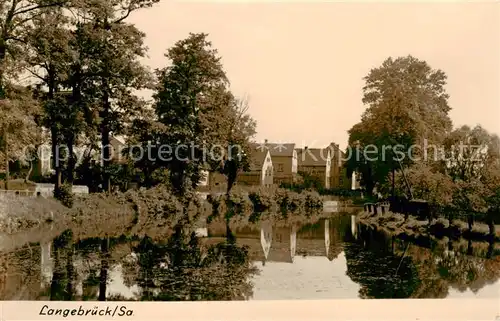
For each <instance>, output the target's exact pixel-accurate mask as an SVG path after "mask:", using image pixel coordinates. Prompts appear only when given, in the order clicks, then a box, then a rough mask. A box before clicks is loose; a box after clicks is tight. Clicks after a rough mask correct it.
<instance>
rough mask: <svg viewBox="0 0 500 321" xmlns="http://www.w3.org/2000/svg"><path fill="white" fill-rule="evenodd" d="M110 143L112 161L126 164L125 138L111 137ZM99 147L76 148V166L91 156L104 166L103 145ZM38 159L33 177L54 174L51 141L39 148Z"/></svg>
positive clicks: (74, 149) (74, 150)
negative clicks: (124, 153)
mask: <svg viewBox="0 0 500 321" xmlns="http://www.w3.org/2000/svg"><path fill="white" fill-rule="evenodd" d="M49 136H50V135H49ZM109 143H110V146H111V147H110V158H111V161H112V162H116V163H120V164H123V163H126V162H127V157H126V155H123V151H124V150H125V148H126V144H125V138H124V137H123V136H113V135H111V137H110V141H109ZM98 145H99V147H98V149H96V150H92V151H91V150H90V149H89V148H88V147H86V146H74V148H73V153H74V155H75V158H76V166H78V165H80V164H81V163H82V161H83V159H84V158H85V157H86V156H91V159H92V160H93V161H94V162H96V163H100V164H101V165H102V163H103V159H102V157H101V144H100V143H99V144H98ZM38 159H39V160H38V161H37V162H36V163H35V164H34V168H33V173H32V176H45V175H50V174H53V173H54V171H55V168H54V161H53V155H52V145H51V143H50V140H49V141H48V142H46V143H45V144H43V145H41V146H40V147H39V148H38Z"/></svg>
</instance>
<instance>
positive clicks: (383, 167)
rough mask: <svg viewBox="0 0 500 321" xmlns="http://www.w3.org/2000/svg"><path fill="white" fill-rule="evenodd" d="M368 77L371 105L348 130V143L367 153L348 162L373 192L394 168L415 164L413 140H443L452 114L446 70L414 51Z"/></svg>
mask: <svg viewBox="0 0 500 321" xmlns="http://www.w3.org/2000/svg"><path fill="white" fill-rule="evenodd" d="M364 80H365V83H366V84H365V87H364V88H363V91H364V95H363V100H362V101H363V103H364V104H365V105H368V107H367V109H366V110H365V112H364V113H363V115H362V117H361V122H360V123H358V124H356V125H355V126H353V128H352V129H351V130H350V131H349V143H350V144H351V145H352V144H357V146H358V147H359V150H361V151H362V153H361V155H362V156H363V157H357V158H354V159H351V160H350V161H349V162H347V166H348V167H349V171H353V170H359V171H360V172H361V176H362V181H364V182H367V183H366V184H367V187H368V188H367V190H368V192H369V193H371V192H372V189H373V187H374V186H375V185H376V183H379V182H384V181H385V180H386V178H387V176H388V174H389V172H391V171H393V170H395V169H401V165H400V164H401V163H403V164H402V165H404V164H411V163H412V159H411V158H412V157H410V156H417V155H420V154H419V151H420V150H419V149H410V146H412V145H414V144H419V145H420V146H421V147H423V145H424V144H425V142H427V143H436V144H437V143H439V142H441V141H442V139H443V137H445V135H446V134H447V133H448V132H449V131H450V130H451V120H450V118H449V117H448V112H449V111H450V107H449V106H448V102H447V99H448V95H447V94H446V91H445V89H444V85H445V84H446V75H445V74H444V72H443V71H441V70H434V69H432V68H431V67H430V66H429V65H428V64H427V63H426V62H425V61H421V60H418V59H416V58H414V57H412V56H407V57H400V58H397V59H394V60H393V59H392V58H388V59H387V60H385V61H384V63H383V64H382V66H380V67H378V68H375V69H372V70H371V71H370V73H369V74H368V75H367V76H366V77H365V78H364ZM367 146H370V147H369V148H367ZM368 149H370V150H368ZM368 152H369V155H368V157H366V155H367V154H368ZM410 152H411V153H412V154H411V155H410ZM398 167H399V168H398ZM410 194H411V193H410Z"/></svg>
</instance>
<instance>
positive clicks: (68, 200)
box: [54, 184, 74, 208]
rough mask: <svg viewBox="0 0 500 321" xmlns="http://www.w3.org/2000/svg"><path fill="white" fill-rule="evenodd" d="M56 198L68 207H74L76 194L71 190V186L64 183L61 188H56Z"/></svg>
mask: <svg viewBox="0 0 500 321" xmlns="http://www.w3.org/2000/svg"><path fill="white" fill-rule="evenodd" d="M54 198H55V199H57V200H58V201H60V202H61V204H63V205H64V206H66V207H70V208H71V207H73V203H74V194H73V192H72V191H71V186H70V185H68V184H63V185H61V186H60V187H59V188H57V189H54Z"/></svg>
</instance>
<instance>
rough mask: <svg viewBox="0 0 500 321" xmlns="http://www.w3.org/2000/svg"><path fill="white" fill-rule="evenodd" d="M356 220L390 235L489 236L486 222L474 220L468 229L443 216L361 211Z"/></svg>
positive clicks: (498, 236)
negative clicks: (423, 218)
mask: <svg viewBox="0 0 500 321" xmlns="http://www.w3.org/2000/svg"><path fill="white" fill-rule="evenodd" d="M357 220H358V221H359V222H361V223H363V224H365V225H368V226H371V227H376V228H377V229H380V230H383V231H385V232H387V233H390V234H391V235H395V236H409V237H417V236H422V237H427V236H435V237H437V238H443V237H447V238H451V239H458V238H460V237H463V238H465V239H474V240H488V239H489V238H491V236H490V229H489V227H488V225H487V224H485V223H480V222H475V223H474V225H473V226H472V229H471V230H469V227H468V224H467V222H465V221H462V220H458V219H454V220H451V222H450V221H449V220H448V219H445V218H438V219H433V220H431V221H430V222H429V221H428V220H418V219H417V218H416V217H414V216H409V217H408V219H406V220H405V217H404V215H402V214H399V213H392V212H386V213H383V214H382V213H379V214H377V215H373V214H370V213H368V212H365V211H362V212H360V213H359V214H358V215H357ZM495 230H496V234H495V235H494V239H495V240H496V241H500V226H498V225H497V226H496V229H495Z"/></svg>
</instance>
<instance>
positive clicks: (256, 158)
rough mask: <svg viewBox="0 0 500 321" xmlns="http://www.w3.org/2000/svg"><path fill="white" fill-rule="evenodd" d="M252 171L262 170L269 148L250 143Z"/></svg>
mask: <svg viewBox="0 0 500 321" xmlns="http://www.w3.org/2000/svg"><path fill="white" fill-rule="evenodd" d="M250 150H251V155H250V171H252V172H253V171H261V170H262V165H264V161H265V160H266V156H267V153H268V150H267V149H265V148H262V147H261V146H260V145H259V144H250Z"/></svg>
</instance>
